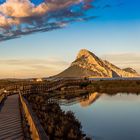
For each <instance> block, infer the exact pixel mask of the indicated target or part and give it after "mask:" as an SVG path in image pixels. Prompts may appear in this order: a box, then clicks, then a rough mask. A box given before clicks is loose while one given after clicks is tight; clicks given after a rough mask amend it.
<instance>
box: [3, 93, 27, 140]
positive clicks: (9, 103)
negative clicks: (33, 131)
mask: <svg viewBox="0 0 140 140" xmlns="http://www.w3.org/2000/svg"><path fill="white" fill-rule="evenodd" d="M23 139H24V138H23V131H22V127H21V116H20V110H19V100H18V95H12V96H9V97H8V98H7V99H6V100H5V102H4V105H3V106H2V108H1V110H0V140H23Z"/></svg>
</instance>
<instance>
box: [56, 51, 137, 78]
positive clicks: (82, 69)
mask: <svg viewBox="0 0 140 140" xmlns="http://www.w3.org/2000/svg"><path fill="white" fill-rule="evenodd" d="M137 76H138V73H137V72H136V71H135V70H133V69H132V68H126V69H120V68H119V67H117V66H115V65H113V64H112V63H110V62H108V61H106V60H102V59H101V58H99V57H97V56H96V55H95V54H94V53H92V52H90V51H88V50H86V49H82V50H80V51H79V53H78V55H77V58H76V60H75V61H74V62H72V64H71V65H70V67H69V68H67V69H66V70H64V71H63V72H61V73H59V74H58V75H55V76H54V77H55V78H57V77H137Z"/></svg>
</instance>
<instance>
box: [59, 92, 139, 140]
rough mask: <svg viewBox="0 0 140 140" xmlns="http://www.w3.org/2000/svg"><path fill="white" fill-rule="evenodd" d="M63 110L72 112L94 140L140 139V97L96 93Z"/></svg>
mask: <svg viewBox="0 0 140 140" xmlns="http://www.w3.org/2000/svg"><path fill="white" fill-rule="evenodd" d="M61 108H62V109H63V110H65V111H68V110H71V111H73V112H74V113H75V116H76V117H77V118H78V119H79V121H80V122H81V124H82V126H83V131H84V132H85V133H86V134H88V136H91V137H92V138H94V140H140V95H134V94H129V95H127V94H124V93H123V94H121V93H118V94H116V95H114V96H109V95H107V94H99V93H93V94H90V95H89V96H88V97H85V98H82V99H79V98H77V99H75V100H74V102H71V103H66V102H65V104H64V105H61Z"/></svg>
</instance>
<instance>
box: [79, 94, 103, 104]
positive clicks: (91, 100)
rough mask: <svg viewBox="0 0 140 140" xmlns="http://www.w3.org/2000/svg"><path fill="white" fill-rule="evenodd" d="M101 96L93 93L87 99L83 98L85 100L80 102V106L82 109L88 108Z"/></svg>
mask: <svg viewBox="0 0 140 140" xmlns="http://www.w3.org/2000/svg"><path fill="white" fill-rule="evenodd" d="M100 96H101V94H100V93H98V92H94V93H91V94H89V95H88V96H87V98H83V100H81V101H80V105H81V106H82V107H87V106H89V105H91V104H92V103H94V102H95V101H96V100H97V99H98V98H99V97H100Z"/></svg>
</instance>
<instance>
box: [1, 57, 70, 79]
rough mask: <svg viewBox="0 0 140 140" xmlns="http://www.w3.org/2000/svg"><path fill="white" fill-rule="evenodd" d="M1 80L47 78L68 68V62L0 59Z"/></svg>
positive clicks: (49, 59)
mask: <svg viewBox="0 0 140 140" xmlns="http://www.w3.org/2000/svg"><path fill="white" fill-rule="evenodd" d="M0 64H1V65H0V74H1V75H0V79H1V78H29V77H48V76H51V75H54V74H57V73H59V72H61V71H62V70H64V69H65V68H66V67H68V66H69V62H66V61H63V60H55V59H51V58H48V59H1V60H0Z"/></svg>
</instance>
